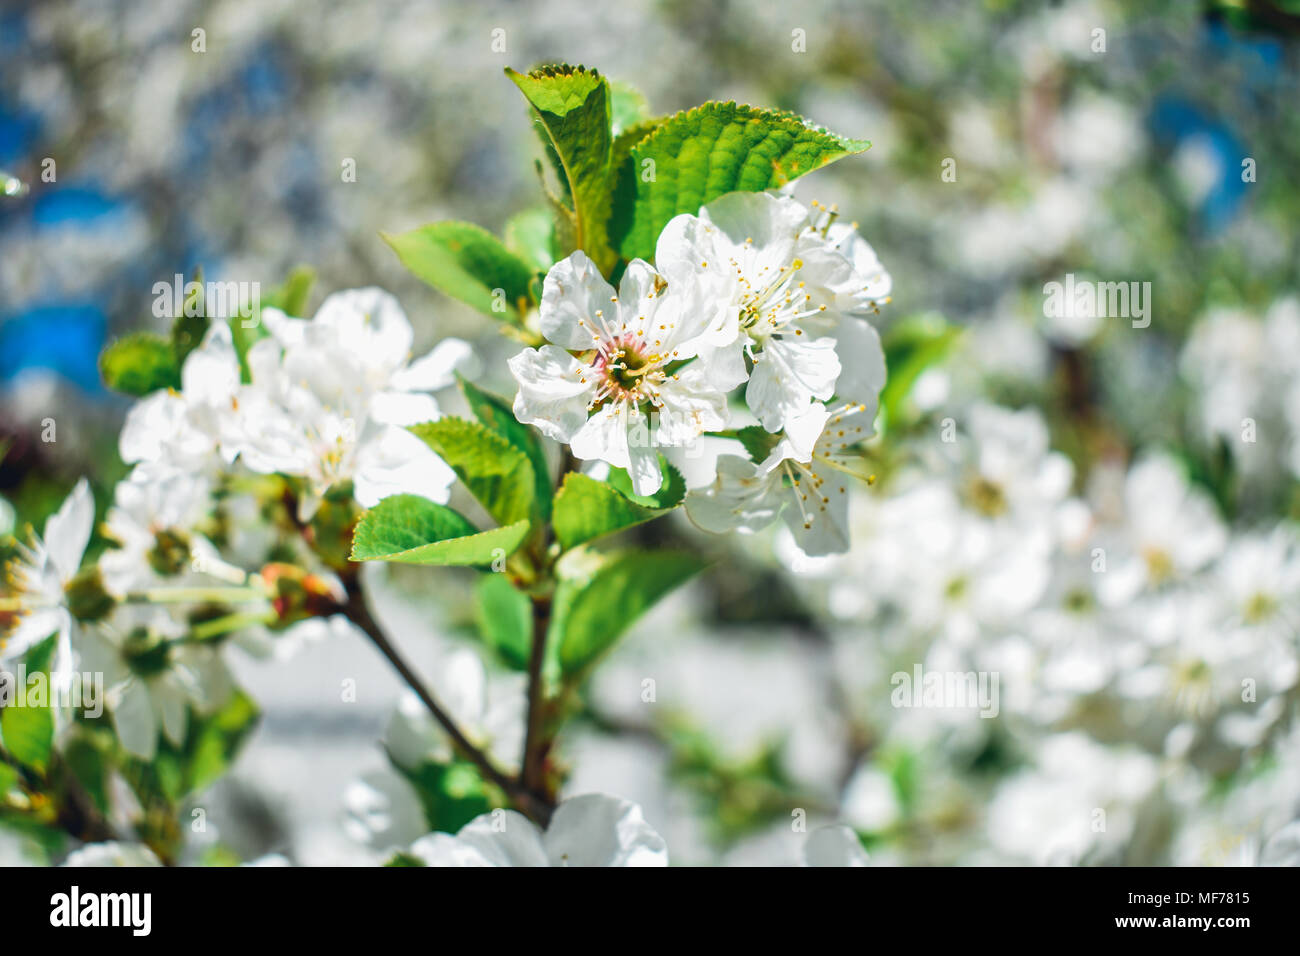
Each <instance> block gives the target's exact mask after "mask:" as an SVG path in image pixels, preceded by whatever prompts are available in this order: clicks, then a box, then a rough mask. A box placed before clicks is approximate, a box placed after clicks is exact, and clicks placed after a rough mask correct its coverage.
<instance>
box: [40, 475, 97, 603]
mask: <svg viewBox="0 0 1300 956" xmlns="http://www.w3.org/2000/svg"><path fill="white" fill-rule="evenodd" d="M94 522H95V499H94V496H93V495H91V493H90V484H89V483H88V482H87V481H86V479H85V478H82V479H81V480H80V481H78V482H77V485H76V487H75V488H73V489H72V493H71V494H69V495H68V497H67V499H66V500H65V501H64V502H63V504H62V505H61V506H60V507H59V510H58V511H57V512H55V513H54V514H52V515H50V517H49V519H48V520H47V521H46V522H45V534H44V536H43V540H44V542H45V547H46V550H47V551H48V552H49V555H50V561H52V562H53V564H54V567H55V568H56V569H57V570H58V572H59V576H60V577H61V578H62V579H63V580H64V581H67V580H68V579H69V578H71V577H72V576H73V575H74V574H76V573H77V570H78V569H79V568H80V567H81V556H82V555H84V554H85V553H86V545H87V544H89V543H90V529H91V526H92V525H93V524H94Z"/></svg>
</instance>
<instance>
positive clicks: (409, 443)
mask: <svg viewBox="0 0 1300 956" xmlns="http://www.w3.org/2000/svg"><path fill="white" fill-rule="evenodd" d="M352 482H353V494H354V495H355V497H356V499H357V503H358V504H360V505H361V506H362V507H364V508H373V507H374V506H375V505H377V504H378V503H379V502H380V501H382V500H383V499H384V498H387V497H388V496H389V495H397V494H411V495H421V496H423V497H425V498H428V499H429V500H430V501H436V502H437V503H438V504H446V503H447V499H448V498H450V497H451V486H452V485H453V484H455V482H456V473H455V472H454V471H452V469H451V466H449V465H448V464H447V463H446V462H444V461H443V460H442V459H441V458H439V457H438V456H437V455H436V454H435V453H434V451H433V449H431V448H430V447H429V446H428V445H426V444H425V443H424V442H422V441H421V440H420V439H419V438H417V437H416V436H415V435H413V434H411V433H410V432H409V431H407V430H406V429H405V428H397V427H394V426H389V427H386V428H384V429H382V430H381V431H380V432H379V433H378V434H377V435H376V436H375V437H374V438H371V439H368V440H366V441H365V442H364V443H362V445H361V447H360V448H358V449H357V457H356V467H355V469H354V471H353V474H352Z"/></svg>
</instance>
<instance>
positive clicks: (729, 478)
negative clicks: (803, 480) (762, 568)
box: [686, 455, 785, 534]
mask: <svg viewBox="0 0 1300 956" xmlns="http://www.w3.org/2000/svg"><path fill="white" fill-rule="evenodd" d="M780 480H781V479H780V475H779V473H765V472H762V471H760V470H759V467H758V466H757V465H755V464H754V463H753V462H751V461H749V460H748V459H746V458H741V457H740V456H739V455H721V456H719V457H718V476H717V478H715V479H714V482H713V484H711V485H709V486H708V487H707V488H701V489H698V490H695V491H692V492H691V493H690V494H688V495H687V496H686V515H687V517H688V518H690V519H691V521H692V522H694V523H695V524H696V525H697V526H698V527H699V528H701V529H702V530H704V531H708V532H711V533H713V534H725V533H727V532H729V531H744V532H753V531H758V530H759V529H761V528H764V527H766V526H767V525H769V524H771V523H772V521H773V520H774V519H775V518H776V516H777V514H778V513H779V512H780V510H781V506H782V505H783V504H784V503H785V502H784V499H783V498H782V497H781V484H780Z"/></svg>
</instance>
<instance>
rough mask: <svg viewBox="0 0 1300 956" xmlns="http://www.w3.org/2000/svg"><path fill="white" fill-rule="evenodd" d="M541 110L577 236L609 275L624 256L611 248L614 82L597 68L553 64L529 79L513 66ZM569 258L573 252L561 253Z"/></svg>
mask: <svg viewBox="0 0 1300 956" xmlns="http://www.w3.org/2000/svg"><path fill="white" fill-rule="evenodd" d="M506 75H507V76H509V77H510V79H511V80H513V81H514V83H515V85H516V86H518V87H519V90H520V92H522V93H523V94H524V98H525V99H527V100H528V102H529V104H530V105H531V106H532V107H533V109H534V110H535V114H536V118H537V121H538V123H539V124H540V126H541V129H542V131H543V132H544V133H545V135H546V142H547V145H548V146H549V148H550V150H552V151H553V155H554V158H555V160H557V161H558V163H559V167H560V172H561V174H562V180H563V182H564V184H566V185H567V186H568V193H569V197H570V198H571V200H572V203H573V210H572V212H573V216H572V218H573V225H574V237H575V240H576V243H577V248H580V249H582V250H583V251H584V252H586V253H587V255H588V256H590V257H591V259H592V261H593V262H595V263H596V265H597V267H598V268H599V269H600V271H601V272H602V273H604V274H605V275H608V274H609V273H610V271H611V270H612V269H613V268H614V266H615V265H616V264H617V261H618V256H617V253H615V251H614V249H613V248H612V247H611V246H610V243H609V237H608V235H607V233H606V228H605V227H606V221H607V220H608V219H609V212H610V181H611V177H610V151H611V147H612V146H613V133H612V129H611V113H610V106H611V104H610V100H611V94H610V89H609V84H608V83H607V82H606V80H605V78H604V77H603V76H601V75H600V74H599V73H598V72H596V71H595V70H588V69H585V68H584V67H581V66H578V67H574V66H568V65H561V66H548V67H542V68H540V69H537V70H533V71H532V72H531V73H528V74H527V75H524V74H521V73H517V72H516V71H514V70H512V69H509V68H507V69H506ZM558 251H559V252H560V253H561V254H565V253H566V251H567V250H563V249H561V250H558Z"/></svg>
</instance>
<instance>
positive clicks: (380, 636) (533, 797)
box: [341, 584, 555, 826]
mask: <svg viewBox="0 0 1300 956" xmlns="http://www.w3.org/2000/svg"><path fill="white" fill-rule="evenodd" d="M341 610H342V612H343V613H344V614H345V615H346V616H347V618H348V620H350V621H351V622H352V623H353V624H355V625H356V626H357V627H359V628H361V630H362V631H364V632H365V634H366V636H367V637H369V638H370V641H371V643H373V644H374V645H375V647H376V648H377V649H378V650H379V653H381V654H383V655H384V657H385V658H386V659H387V660H388V663H390V664H392V665H393V669H394V670H396V671H397V673H398V674H399V675H400V676H401V678H402V680H404V681H406V684H407V686H408V687H410V688H411V690H413V691H414V692H415V695H416V696H417V697H419V698H420V702H421V703H422V704H424V706H425V709H427V710H428V711H429V713H430V714H431V715H432V716H433V719H434V720H436V721H437V722H438V724H439V726H441V727H442V729H443V731H444V732H445V733H446V734H447V736H448V737H450V738H451V742H452V746H453V747H454V748H455V750H456V752H457V753H459V754H460V755H461V756H462V757H464V758H465V759H466V760H469V761H470V762H471V763H473V764H474V766H475V767H477V768H478V770H479V772H480V773H481V774H483V777H484V779H486V780H488V781H490V782H492V783H493V784H495V785H496V786H497V787H499V788H500V789H501V790H502V791H503V792H504V793H505V794H506V796H508V797H509V798H510V799H511V800H512V801H513V802H514V803H515V805H516V806H518V807H519V809H520V810H522V811H523V812H524V813H526V814H527V815H528V816H530V817H532V818H533V819H534V820H536V821H537V822H538V823H539V824H541V825H542V826H545V825H546V824H547V822H548V821H549V820H550V818H551V813H552V812H553V811H554V809H555V808H554V806H553V804H552V803H551V801H550V800H549V799H548V798H546V797H544V796H542V795H540V794H538V793H535V792H534V791H532V790H531V789H530V788H529V787H528V786H527V785H526V784H525V783H524V781H522V780H520V779H516V778H513V777H509V776H507V775H506V774H505V773H503V772H502V771H501V770H500V769H499V768H498V767H497V766H496V764H495V763H493V762H492V759H491V758H490V757H489V756H488V755H487V754H486V753H484V752H483V750H482V749H480V748H479V747H477V746H475V745H474V744H473V743H472V742H470V740H469V738H468V737H466V736H465V733H464V732H463V731H462V730H461V729H460V727H459V726H457V724H456V721H455V720H453V719H452V717H451V715H450V714H448V713H447V711H446V710H445V709H443V707H442V705H441V704H440V703H438V700H437V699H436V698H435V697H434V696H433V694H432V693H431V692H430V691H429V689H428V688H427V687H425V685H424V682H423V681H422V680H421V679H420V676H419V675H418V674H416V673H415V671H414V669H413V668H412V667H411V665H410V664H408V663H407V662H406V659H405V658H403V657H402V655H401V653H400V652H399V651H398V650H397V648H396V647H394V646H393V645H392V643H391V642H390V641H389V640H388V637H387V636H386V635H385V634H384V632H383V630H382V629H381V628H380V627H379V623H378V622H377V621H376V620H375V619H374V617H373V616H372V615H371V613H370V609H369V608H367V607H366V604H365V598H364V597H363V596H362V594H361V590H360V588H359V587H357V586H356V585H355V584H353V585H352V586H350V587H349V588H348V603H347V604H346V605H344V606H342V608H341Z"/></svg>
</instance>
